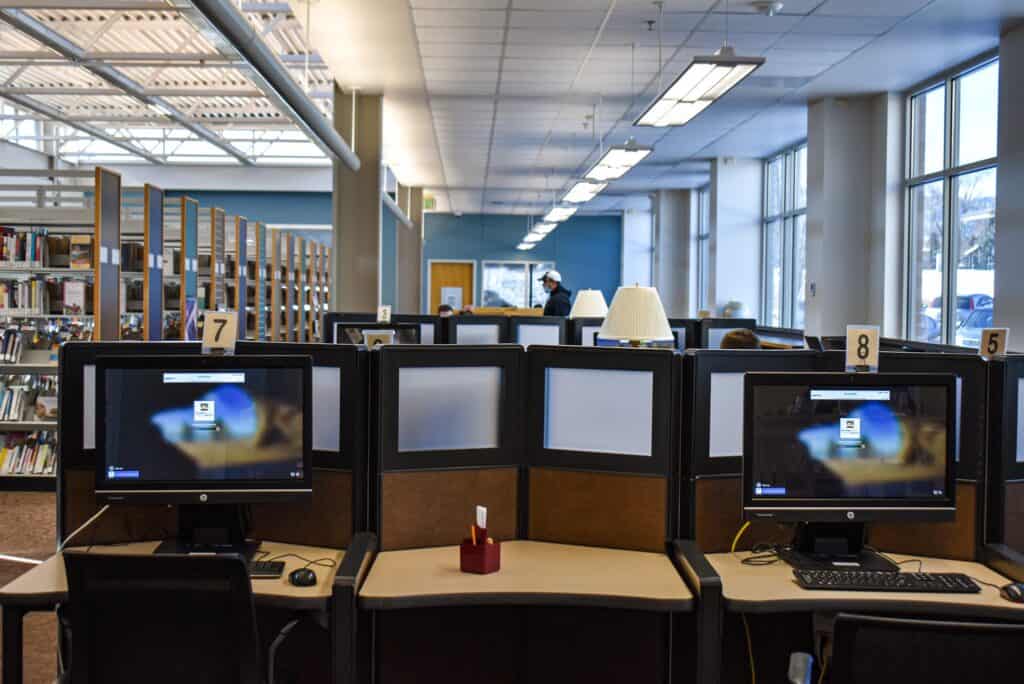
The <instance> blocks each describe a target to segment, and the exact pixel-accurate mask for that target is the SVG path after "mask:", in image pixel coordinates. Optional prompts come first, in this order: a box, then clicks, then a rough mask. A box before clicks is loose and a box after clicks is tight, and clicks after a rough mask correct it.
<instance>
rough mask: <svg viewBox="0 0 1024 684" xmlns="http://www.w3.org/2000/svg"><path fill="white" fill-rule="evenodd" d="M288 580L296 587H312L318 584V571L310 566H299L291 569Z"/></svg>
mask: <svg viewBox="0 0 1024 684" xmlns="http://www.w3.org/2000/svg"><path fill="white" fill-rule="evenodd" d="M288 581H289V582H291V583H292V584H293V585H295V586H296V587H311V586H313V585H314V584H316V573H315V572H313V571H312V570H310V569H309V568H299V569H298V570H292V571H291V573H290V574H289V575H288Z"/></svg>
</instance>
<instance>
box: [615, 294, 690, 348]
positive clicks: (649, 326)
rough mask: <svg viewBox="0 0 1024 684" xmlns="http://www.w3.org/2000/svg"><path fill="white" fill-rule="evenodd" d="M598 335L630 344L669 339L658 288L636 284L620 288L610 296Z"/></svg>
mask: <svg viewBox="0 0 1024 684" xmlns="http://www.w3.org/2000/svg"><path fill="white" fill-rule="evenodd" d="M598 337H602V338H604V339H608V340H620V341H626V342H629V344H630V346H633V347H639V346H641V345H642V344H643V343H645V342H661V341H664V340H671V339H672V328H670V327H669V324H668V317H667V316H666V315H665V308H664V307H663V306H662V305H661V297H659V296H658V291H657V290H656V289H655V288H653V287H641V286H640V285H625V286H623V287H620V288H619V289H618V290H617V291H616V292H615V296H614V297H613V298H612V305H611V306H610V307H609V308H608V315H607V316H605V319H604V324H603V325H602V326H601V332H599V333H598Z"/></svg>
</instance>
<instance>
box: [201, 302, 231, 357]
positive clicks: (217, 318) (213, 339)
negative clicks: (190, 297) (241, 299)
mask: <svg viewBox="0 0 1024 684" xmlns="http://www.w3.org/2000/svg"><path fill="white" fill-rule="evenodd" d="M237 337H238V314H236V313H235V312H234V311H206V312H204V314H203V353H204V354H211V353H220V354H234V353H235V339H236V338H237Z"/></svg>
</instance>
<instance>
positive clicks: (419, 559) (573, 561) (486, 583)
mask: <svg viewBox="0 0 1024 684" xmlns="http://www.w3.org/2000/svg"><path fill="white" fill-rule="evenodd" d="M359 601H360V605H362V606H363V607H365V608H371V609H377V610H387V609H397V608H425V607H438V606H460V605H484V604H489V605H561V606H602V607H612V608H628V609H637V610H652V611H669V612H681V611H686V610H690V609H691V607H692V604H693V595H692V594H691V593H690V591H689V589H687V587H686V584H685V583H684V582H683V579H682V578H681V577H680V575H679V573H678V572H677V571H676V568H675V566H673V565H672V562H671V561H670V560H669V559H668V556H666V555H665V554H659V553H647V552H642V551H620V550H617V549H604V548H594V547H589V546H570V545H567V544H549V543H545V542H534V541H507V542H504V543H502V545H501V570H499V571H498V572H495V573H492V574H489V575H475V574H471V573H464V572H462V571H460V570H459V548H458V547H457V546H442V547H438V548H427V549H412V550H408V551H385V552H383V553H380V554H378V555H377V559H376V561H375V562H374V564H373V568H372V569H371V570H370V574H369V577H367V579H366V582H365V583H364V584H363V587H362V590H361V591H360V592H359Z"/></svg>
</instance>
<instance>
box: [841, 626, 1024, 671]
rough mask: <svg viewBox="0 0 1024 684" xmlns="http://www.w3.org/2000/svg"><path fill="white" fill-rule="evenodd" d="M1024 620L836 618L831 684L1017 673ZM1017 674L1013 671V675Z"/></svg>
mask: <svg viewBox="0 0 1024 684" xmlns="http://www.w3.org/2000/svg"><path fill="white" fill-rule="evenodd" d="M1022 647H1024V624H998V623H977V622H946V621H931V620H911V619H903V618H885V617H871V616H867V615H850V614H847V613H840V614H839V615H838V616H836V622H835V636H834V641H833V644H832V661H831V662H830V663H829V664H828V672H829V681H830V683H831V684H889V683H890V682H891V683H892V684H896V683H897V682H898V683H899V684H906V683H907V682H928V684H947V683H948V684H963V683H964V682H1001V681H1009V679H1008V678H1009V677H1011V675H1012V676H1019V672H1020V653H1021V648H1022ZM1014 673H1016V674H1014Z"/></svg>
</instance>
